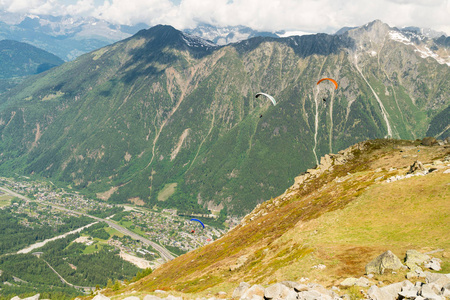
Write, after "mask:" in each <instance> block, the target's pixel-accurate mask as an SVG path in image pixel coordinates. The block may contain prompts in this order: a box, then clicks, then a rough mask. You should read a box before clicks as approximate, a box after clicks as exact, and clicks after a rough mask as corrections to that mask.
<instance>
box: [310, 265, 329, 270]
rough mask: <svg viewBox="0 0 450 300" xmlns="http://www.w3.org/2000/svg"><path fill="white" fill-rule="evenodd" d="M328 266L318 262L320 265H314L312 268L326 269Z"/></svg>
mask: <svg viewBox="0 0 450 300" xmlns="http://www.w3.org/2000/svg"><path fill="white" fill-rule="evenodd" d="M326 267H327V266H325V265H322V264H318V265H316V266H312V267H311V268H312V269H317V270H324V269H326Z"/></svg>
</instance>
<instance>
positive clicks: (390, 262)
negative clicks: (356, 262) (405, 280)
mask: <svg viewBox="0 0 450 300" xmlns="http://www.w3.org/2000/svg"><path fill="white" fill-rule="evenodd" d="M402 266H403V264H402V262H401V261H400V259H399V258H398V257H397V256H396V255H395V254H394V253H392V252H391V251H390V250H388V251H386V252H384V253H383V254H381V255H379V256H378V257H376V258H375V259H374V260H372V261H371V262H370V263H368V264H367V265H366V274H370V273H374V274H383V273H384V271H385V270H387V269H388V270H398V269H400V268H401V267H402Z"/></svg>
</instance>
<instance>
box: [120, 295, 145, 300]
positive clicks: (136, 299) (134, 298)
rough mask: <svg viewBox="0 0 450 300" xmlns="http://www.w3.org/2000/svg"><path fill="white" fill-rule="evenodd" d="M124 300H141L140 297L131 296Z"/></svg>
mask: <svg viewBox="0 0 450 300" xmlns="http://www.w3.org/2000/svg"><path fill="white" fill-rule="evenodd" d="M123 300H141V299H139V297H136V296H130V297H126V298H124V299H123Z"/></svg>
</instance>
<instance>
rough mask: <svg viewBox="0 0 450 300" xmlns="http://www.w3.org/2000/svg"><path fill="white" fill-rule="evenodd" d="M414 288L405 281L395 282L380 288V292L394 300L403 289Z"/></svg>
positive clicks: (410, 283) (409, 282)
mask: <svg viewBox="0 0 450 300" xmlns="http://www.w3.org/2000/svg"><path fill="white" fill-rule="evenodd" d="M412 286H414V285H413V284H412V282H411V281H409V280H405V281H403V282H396V283H393V284H390V285H387V286H384V287H382V288H381V290H382V291H384V292H386V293H387V294H389V295H390V296H391V297H394V299H396V298H397V296H398V293H400V292H401V291H402V290H403V289H404V288H408V287H412Z"/></svg>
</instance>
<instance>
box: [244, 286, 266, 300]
mask: <svg viewBox="0 0 450 300" xmlns="http://www.w3.org/2000/svg"><path fill="white" fill-rule="evenodd" d="M240 299H242V300H244V299H252V300H262V299H264V287H263V286H262V285H259V284H255V285H252V286H251V287H250V288H249V289H248V290H246V291H245V292H244V294H242V296H241V298H240Z"/></svg>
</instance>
